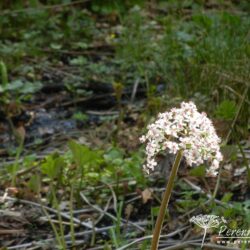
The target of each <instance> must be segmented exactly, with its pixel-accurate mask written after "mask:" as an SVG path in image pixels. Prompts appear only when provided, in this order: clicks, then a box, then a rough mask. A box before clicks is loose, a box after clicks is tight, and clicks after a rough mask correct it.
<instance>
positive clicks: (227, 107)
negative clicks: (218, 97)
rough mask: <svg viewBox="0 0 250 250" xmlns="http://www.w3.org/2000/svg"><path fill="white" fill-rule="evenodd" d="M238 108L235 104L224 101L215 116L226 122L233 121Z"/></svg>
mask: <svg viewBox="0 0 250 250" xmlns="http://www.w3.org/2000/svg"><path fill="white" fill-rule="evenodd" d="M236 110H237V106H236V104H235V102H233V101H230V100H224V101H223V102H221V103H220V105H219V106H218V107H217V109H216V111H215V114H216V116H217V117H218V118H221V119H224V120H232V119H233V118H234V117H235V114H236Z"/></svg>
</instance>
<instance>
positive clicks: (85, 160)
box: [68, 141, 102, 167]
mask: <svg viewBox="0 0 250 250" xmlns="http://www.w3.org/2000/svg"><path fill="white" fill-rule="evenodd" d="M68 145H69V148H70V150H71V152H72V154H73V160H74V161H75V163H76V164H77V166H78V167H83V166H84V165H91V164H93V165H97V163H98V162H99V161H100V160H101V159H102V157H101V156H100V153H99V151H94V150H91V149H89V148H88V147H87V146H85V145H80V144H78V143H76V142H75V141H70V142H69V143H68Z"/></svg>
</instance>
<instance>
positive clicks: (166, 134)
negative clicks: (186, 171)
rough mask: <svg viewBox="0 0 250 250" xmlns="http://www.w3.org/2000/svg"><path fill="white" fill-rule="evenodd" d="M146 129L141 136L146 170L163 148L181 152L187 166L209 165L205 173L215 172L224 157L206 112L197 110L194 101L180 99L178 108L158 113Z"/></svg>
mask: <svg viewBox="0 0 250 250" xmlns="http://www.w3.org/2000/svg"><path fill="white" fill-rule="evenodd" d="M147 128H148V132H147V133H146V135H143V136H142V137H141V138H140V141H141V142H143V143H144V142H146V143H147V146H146V154H147V163H146V164H145V165H144V169H145V170H146V172H149V170H153V169H154V167H155V166H156V165H157V163H156V161H155V157H156V155H157V154H159V153H160V152H162V151H168V152H169V153H171V154H176V153H177V151H178V150H182V151H183V156H184V158H185V160H186V162H187V164H188V165H190V166H192V165H199V164H202V163H204V161H206V162H209V163H210V164H211V166H210V168H209V169H208V170H207V172H208V173H209V174H210V175H213V176H214V175H216V174H217V169H218V168H219V163H220V161H222V159H223V157H222V154H221V152H220V142H221V140H220V138H219V137H218V136H217V134H216V131H215V128H214V126H213V124H212V122H211V120H209V118H208V117H207V115H206V113H204V112H202V113H199V112H198V111H197V108H196V106H195V104H194V103H193V102H182V103H181V107H180V108H172V109H171V110H170V111H169V112H165V113H160V114H159V116H158V119H157V120H156V121H155V122H154V123H152V124H150V125H148V127H147Z"/></svg>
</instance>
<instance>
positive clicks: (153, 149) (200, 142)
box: [140, 102, 223, 250]
mask: <svg viewBox="0 0 250 250" xmlns="http://www.w3.org/2000/svg"><path fill="white" fill-rule="evenodd" d="M140 140H141V142H146V143H147V145H146V154H147V162H146V164H145V165H144V166H143V167H144V170H145V171H146V172H147V173H149V172H150V170H154V168H155V166H156V165H157V162H156V157H157V155H158V154H159V153H162V152H166V151H167V152H169V153H170V154H174V155H176V158H175V162H174V165H173V168H172V170H171V174H170V177H169V181H168V184H167V187H166V190H165V193H164V196H163V200H162V204H161V207H160V211H159V215H158V218H157V221H156V226H155V231H154V235H153V240H152V245H151V250H157V247H158V242H159V237H160V232H161V228H162V223H163V220H164V215H165V210H166V207H167V205H168V202H169V198H170V195H171V192H172V189H173V185H174V179H175V176H176V175H177V171H178V167H179V165H180V161H181V159H182V157H183V158H185V160H186V163H187V165H189V166H194V165H200V164H203V163H208V164H209V165H210V167H209V168H208V169H207V173H208V174H209V175H210V176H216V175H217V170H218V168H219V163H220V161H222V159H223V157H222V154H221V152H220V142H221V139H220V138H219V137H218V136H217V134H216V131H215V128H214V126H213V124H212V121H211V120H210V119H209V118H208V117H207V115H206V113H204V112H202V113H200V112H198V110H197V107H196V106H195V104H194V103H193V102H188V103H187V102H182V103H181V107H180V108H172V109H171V110H170V111H169V112H165V113H161V114H159V116H158V119H157V120H156V121H155V122H154V123H152V124H150V125H149V126H148V132H147V133H146V135H143V136H142V137H141V138H140Z"/></svg>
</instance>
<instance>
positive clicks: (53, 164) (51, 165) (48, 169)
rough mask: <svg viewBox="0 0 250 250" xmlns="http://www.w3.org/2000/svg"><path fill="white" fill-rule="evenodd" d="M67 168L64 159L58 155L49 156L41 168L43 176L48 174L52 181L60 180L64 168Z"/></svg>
mask: <svg viewBox="0 0 250 250" xmlns="http://www.w3.org/2000/svg"><path fill="white" fill-rule="evenodd" d="M65 166H66V163H65V161H64V159H63V158H62V157H61V156H59V155H58V154H56V153H55V154H52V155H49V156H48V157H47V158H46V160H45V162H44V163H43V164H42V166H41V170H42V173H43V174H46V175H47V176H48V177H49V178H50V179H55V178H58V177H59V176H60V175H61V173H62V170H63V168H64V167H65Z"/></svg>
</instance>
